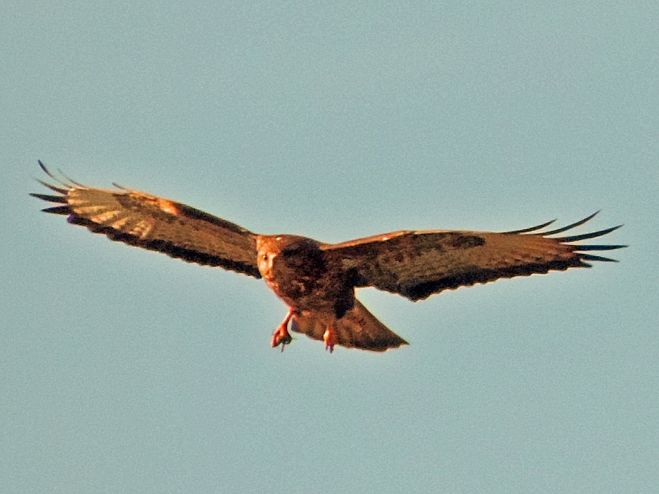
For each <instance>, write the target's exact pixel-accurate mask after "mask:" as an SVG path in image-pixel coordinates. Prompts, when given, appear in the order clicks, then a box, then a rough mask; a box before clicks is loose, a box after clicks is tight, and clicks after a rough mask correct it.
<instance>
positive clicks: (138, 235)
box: [31, 162, 261, 278]
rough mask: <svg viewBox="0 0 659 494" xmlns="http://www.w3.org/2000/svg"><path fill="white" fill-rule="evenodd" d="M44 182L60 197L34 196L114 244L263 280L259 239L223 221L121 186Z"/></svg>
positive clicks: (51, 176)
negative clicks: (258, 262)
mask: <svg viewBox="0 0 659 494" xmlns="http://www.w3.org/2000/svg"><path fill="white" fill-rule="evenodd" d="M39 164H40V166H41V168H42V169H43V170H44V172H46V173H47V174H48V176H49V177H50V178H52V179H53V180H55V182H57V184H52V183H47V182H43V181H41V180H40V181H39V182H41V183H42V184H43V185H45V186H46V187H48V188H49V189H51V190H52V191H54V192H57V193H58V195H46V194H31V195H32V196H34V197H37V198H39V199H43V200H45V201H48V202H53V203H58V204H60V205H58V206H54V207H49V208H46V209H44V211H45V212H48V213H54V214H62V215H66V216H67V217H68V221H69V223H72V224H76V225H82V226H85V227H87V228H88V229H89V230H91V231H92V232H94V233H101V234H103V235H106V236H107V237H109V238H110V239H112V240H117V241H120V242H124V243H126V244H129V245H134V246H137V247H143V248H145V249H149V250H154V251H159V252H163V253H165V254H167V255H169V256H171V257H176V258H180V259H183V260H185V261H188V262H195V263H198V264H205V265H210V266H220V267H222V268H225V269H230V270H233V271H237V272H240V273H244V274H248V275H251V276H254V277H256V278H260V277H261V276H260V274H259V271H258V267H257V264H256V235H255V234H253V233H252V232H250V231H248V230H246V229H244V228H242V227H240V226H238V225H235V224H233V223H230V222H228V221H226V220H223V219H221V218H217V217H215V216H212V215H210V214H207V213H204V212H203V211H199V210H197V209H195V208H192V207H190V206H186V205H185V204H181V203H178V202H174V201H170V200H168V199H163V198H161V197H156V196H153V195H150V194H146V193H144V192H138V191H134V190H129V189H125V188H121V187H118V188H117V189H115V190H106V189H96V188H92V187H86V186H84V185H82V184H79V183H77V182H74V181H72V180H70V179H67V180H66V181H65V180H60V179H58V178H57V177H55V176H54V175H53V174H52V173H51V172H50V171H49V170H48V169H47V168H46V167H45V166H44V165H43V163H41V162H39Z"/></svg>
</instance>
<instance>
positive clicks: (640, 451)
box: [0, 0, 659, 493]
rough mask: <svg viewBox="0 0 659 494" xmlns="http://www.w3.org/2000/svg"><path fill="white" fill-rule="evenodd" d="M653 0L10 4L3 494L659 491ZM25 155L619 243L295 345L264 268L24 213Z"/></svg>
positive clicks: (313, 215)
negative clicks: (586, 222) (560, 227)
mask: <svg viewBox="0 0 659 494" xmlns="http://www.w3.org/2000/svg"><path fill="white" fill-rule="evenodd" d="M657 5H658V4H656V3H653V2H622V3H621V2H615V3H614V2H604V3H602V2H528V1H523V2H505V3H504V2H484V3H479V2H475V3H474V2H410V3H397V4H385V3H384V2H249V3H243V2H171V1H170V2H153V1H142V2H125V1H112V2H88V1H84V2H83V1H72V2H62V1H41V2H36V1H29V0H28V1H13V0H9V1H7V0H5V1H4V2H3V6H2V9H1V10H2V15H1V16H0V56H1V62H2V64H1V68H0V84H1V86H0V90H1V91H0V116H1V118H0V127H1V131H0V162H1V163H2V165H1V166H2V168H1V170H2V183H1V184H0V187H1V188H2V190H1V191H0V204H1V205H2V211H3V214H2V217H1V219H0V221H1V222H2V232H3V233H2V235H1V240H0V249H2V252H1V255H0V276H1V278H0V279H1V283H2V290H1V292H0V386H1V388H0V421H1V424H2V427H1V428H0V442H1V445H0V449H1V451H2V453H1V454H0V483H1V484H2V489H1V490H2V492H8V493H43V492H66V493H78V492H80V493H89V492H108V493H116V492H131V493H132V492H134V493H167V492H172V493H174V492H244V493H257V492H272V493H284V492H285V493H306V492H327V493H332V492H337V493H338V492H341V493H364V492H381V493H395V492H465V493H469V492H487V493H490V492H492V493H494V492H505V493H515V492H520V493H521V492H598V493H601V492H616V493H617V492H656V488H657V485H659V392H658V390H659V337H658V327H659V309H658V305H659V297H658V295H659V293H658V291H659V290H658V285H659V276H658V273H659V260H658V256H657V254H658V250H659V233H658V232H659V228H658V226H659V225H658V220H657V217H658V213H659V198H658V192H659V30H658V29H657V27H658V26H659V7H658V6H657ZM37 159H42V160H44V161H45V162H46V163H47V164H49V165H50V166H51V167H53V168H58V167H61V168H62V169H63V170H64V171H65V172H66V173H67V174H69V175H71V176H72V177H73V178H75V179H77V180H79V181H82V182H86V183H89V184H91V185H98V186H108V185H109V184H110V182H112V181H116V182H118V183H120V184H123V185H127V186H131V187H135V188H138V189H142V190H147V191H149V192H153V193H156V194H159V195H164V196H166V197H171V198H173V199H177V200H181V201H184V202H186V203H188V204H191V205H194V206H196V207H198V208H201V209H204V210H206V211H209V212H211V213H214V214H217V215H219V216H222V217H225V218H228V219H230V220H231V221H234V222H237V223H240V224H242V225H244V226H246V227H247V228H250V229H252V230H254V231H257V232H266V233H276V232H287V233H301V234H306V235H309V236H313V237H316V238H319V239H321V240H325V241H341V240H346V239H349V238H354V237H358V236H365V235H369V234H375V233H382V232H386V231H391V230H396V229H401V228H457V229H460V228H462V229H483V230H510V229H517V228H523V227H526V226H530V225H534V224H537V223H540V222H542V221H543V220H549V219H551V218H554V217H557V218H559V219H560V221H561V222H562V224H566V223H567V222H571V221H575V220H577V219H579V218H581V217H584V216H586V215H587V214H589V213H591V212H593V211H594V210H597V209H600V208H601V209H602V210H603V211H602V213H601V214H600V215H599V216H598V217H597V218H596V219H595V220H593V221H592V222H591V223H590V228H591V229H600V228H605V227H608V226H613V225H615V224H618V223H625V226H624V228H622V229H621V230H619V231H618V232H616V233H615V234H612V235H611V236H610V237H609V238H607V241H608V242H612V243H628V244H630V246H631V247H630V248H628V249H625V250H623V251H617V252H615V255H614V257H616V258H618V259H620V260H621V261H622V262H621V263H619V264H606V265H602V264H598V265H597V266H595V267H594V268H593V269H592V270H572V271H570V272H568V273H554V274H551V275H548V276H533V277H530V278H521V279H519V278H518V279H515V280H506V281H500V282H498V283H495V284H490V285H485V286H478V287H473V288H469V289H461V290H457V291H453V292H448V293H445V294H442V295H441V296H436V297H434V298H431V299H429V300H427V301H425V302H421V303H417V304H413V303H411V302H408V301H406V300H404V299H402V298H400V297H396V296H393V295H390V294H385V293H378V292H376V291H374V290H363V291H362V292H361V293H360V297H361V299H362V300H363V301H364V303H365V305H367V306H368V307H369V308H370V309H371V310H372V311H373V312H374V313H375V314H377V315H378V317H379V318H380V319H381V320H382V321H384V322H385V323H386V324H388V325H389V326H390V327H391V328H392V329H394V330H395V331H397V332H398V333H399V334H400V335H401V336H403V337H404V338H406V339H407V340H409V341H410V343H411V345H410V346H409V347H406V348H403V349H399V350H395V351H392V352H387V353H385V354H370V353H367V352H360V351H355V350H345V349H342V348H338V349H337V351H335V353H334V354H333V355H329V354H327V353H325V352H324V350H323V347H322V344H321V343H319V342H315V341H312V340H309V339H307V338H306V337H304V336H300V337H299V338H297V339H296V340H295V341H294V343H293V344H292V345H290V347H289V348H288V349H287V350H286V352H285V353H283V354H281V353H280V352H279V351H276V350H273V349H271V348H270V346H269V342H270V333H271V331H272V330H273V329H274V328H275V326H276V325H277V324H278V323H279V322H280V320H281V318H282V317H283V316H284V313H285V307H284V305H283V304H282V303H281V302H280V301H278V300H277V299H276V298H275V297H274V295H272V294H271V293H270V292H269V291H268V289H267V288H266V286H265V284H263V283H262V282H260V281H255V280H253V279H251V278H248V277H246V276H241V275H237V274H233V273H230V272H224V271H222V270H219V269H212V268H202V267H199V266H195V265H189V264H186V263H183V262H180V261H175V260H172V259H169V258H167V257H166V256H162V255H157V254H155V253H151V252H146V251H140V250H137V249H132V248H128V247H126V246H123V245H119V244H116V243H111V242H109V241H108V240H106V239H105V238H102V237H99V236H94V235H91V234H89V233H88V232H86V231H85V230H83V229H81V228H73V227H71V226H68V225H67V224H66V223H65V222H64V221H63V218H61V217H54V216H48V215H44V214H41V213H40V212H39V209H40V208H41V207H43V206H44V204H41V203H39V202H38V201H36V200H35V199H32V198H30V197H28V195H27V194H28V192H34V191H41V190H40V187H39V185H38V184H36V183H35V182H34V181H33V180H32V177H36V176H39V175H40V170H39V169H38V167H37V164H36V160H37ZM582 231H586V230H582Z"/></svg>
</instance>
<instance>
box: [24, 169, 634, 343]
mask: <svg viewBox="0 0 659 494" xmlns="http://www.w3.org/2000/svg"><path fill="white" fill-rule="evenodd" d="M40 165H41V167H42V169H43V170H44V171H45V172H46V173H47V174H48V175H49V176H50V177H51V178H53V179H54V180H56V181H57V182H58V184H57V185H56V184H49V183H46V182H42V184H44V185H45V186H46V187H48V188H50V189H51V190H53V191H55V192H57V193H58V195H56V196H52V195H44V194H32V195H33V196H35V197H38V198H40V199H43V200H46V201H49V202H54V203H59V204H61V205H59V206H54V207H50V208H46V209H44V211H47V212H50V213H55V214H64V215H67V217H68V220H69V222H70V223H73V224H78V225H82V226H85V227H87V228H88V229H89V230H91V231H92V232H95V233H102V234H104V235H106V236H108V237H109V238H110V239H112V240H118V241H121V242H124V243H127V244H129V245H134V246H138V247H143V248H146V249H150V250H156V251H160V252H163V253H166V254H168V255H170V256H172V257H177V258H181V259H183V260H186V261H189V262H195V263H199V264H205V265H210V266H219V267H222V268H225V269H229V270H233V271H237V272H240V273H243V274H247V275H250V276H253V277H255V278H263V279H264V281H265V282H266V284H267V285H268V286H269V287H270V289H271V290H272V291H273V292H274V293H275V294H276V295H277V296H278V297H279V298H280V299H281V300H282V301H284V303H285V304H286V305H287V306H288V307H289V311H288V313H287V315H286V317H285V318H284V321H282V323H281V324H280V325H279V327H278V328H277V329H276V330H275V332H274V333H273V336H272V345H273V346H279V345H281V346H282V349H283V348H284V346H285V345H286V344H288V343H290V341H291V337H290V334H289V333H288V328H289V327H290V328H291V329H292V330H293V331H298V332H302V333H305V334H307V335H308V336H310V337H312V338H315V339H321V340H323V341H324V343H325V346H326V348H327V349H329V350H330V351H331V350H333V348H334V345H336V344H338V345H342V346H345V347H355V348H361V349H365V350H374V351H382V350H387V349H390V348H396V347H398V346H400V345H404V344H406V343H407V342H406V341H405V340H403V339H402V338H400V337H399V336H398V335H396V334H395V333H393V332H392V331H391V330H390V329H388V328H387V327H386V326H385V325H384V324H382V323H381V322H380V321H379V320H378V319H377V318H375V316H373V315H372V314H371V313H370V312H369V311H368V310H367V309H366V308H365V307H364V306H363V305H362V304H361V303H360V302H359V301H358V300H357V299H356V297H355V289H356V288H359V287H366V286H373V287H375V288H378V289H380V290H385V291H389V292H392V293H397V294H399V295H402V296H404V297H406V298H408V299H410V300H413V301H416V300H421V299H424V298H426V297H428V296H430V295H432V294H434V293H439V292H441V291H442V290H446V289H454V288H458V287H460V286H470V285H473V284H476V283H486V282H489V281H494V280H496V279H499V278H511V277H514V276H523V275H530V274H534V273H547V272H548V271H550V270H565V269H568V268H573V267H590V264H589V263H588V261H611V260H612V259H609V258H606V257H602V256H598V255H593V254H590V253H589V252H590V251H601V250H612V249H617V248H621V247H624V246H622V245H580V244H574V243H573V242H576V241H579V240H585V239H589V238H595V237H599V236H601V235H605V234H607V233H610V232H612V231H613V230H615V229H617V228H618V227H613V228H608V229H605V230H600V231H597V232H592V233H586V234H581V235H573V236H567V237H556V236H552V235H556V234H559V233H562V232H564V231H566V230H569V229H571V228H573V227H577V226H580V225H582V224H583V223H585V222H586V221H588V220H590V219H591V218H592V217H593V216H594V215H591V216H589V217H587V218H585V219H583V220H581V221H578V222H576V223H573V224H571V225H568V226H566V227H563V228H558V229H555V230H552V231H544V232H540V230H542V229H543V228H545V227H546V226H547V225H549V223H551V222H549V223H545V224H542V225H538V226H536V227H531V228H526V229H523V230H517V231H511V232H503V233H496V232H478V231H457V230H421V231H412V230H405V231H398V232H391V233H386V234H382V235H376V236H372V237H366V238H362V239H356V240H351V241H348V242H343V243H340V244H326V243H322V242H319V241H317V240H314V239H311V238H307V237H302V236H297V235H285V234H280V235H259V234H255V233H253V232H251V231H249V230H246V229H245V228H243V227H241V226H239V225H236V224H234V223H231V222H229V221H226V220H224V219H221V218H218V217H216V216H212V215H210V214H208V213H204V212H203V211H199V210H197V209H195V208H192V207H190V206H186V205H185V204H182V203H178V202H175V201H171V200H169V199H164V198H161V197H157V196H153V195H150V194H146V193H143V192H138V191H134V190H131V189H126V188H123V187H119V186H117V187H118V188H117V189H115V190H106V189H96V188H91V187H87V186H84V185H81V184H79V183H77V182H73V181H71V180H69V181H64V180H59V179H58V178H56V177H55V176H54V175H53V174H52V173H50V171H48V169H47V168H46V167H45V166H44V165H43V164H42V163H41V162H40Z"/></svg>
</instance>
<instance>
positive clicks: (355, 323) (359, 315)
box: [291, 300, 407, 352]
mask: <svg viewBox="0 0 659 494" xmlns="http://www.w3.org/2000/svg"><path fill="white" fill-rule="evenodd" d="M330 325H332V329H333V330H334V333H335V335H336V344H337V345H341V346H344V347H347V348H359V349H362V350H371V351H374V352H384V351H385V350H388V349H390V348H398V347H399V346H401V345H407V342H406V341H405V340H404V339H402V338H401V337H400V336H398V335H397V334H396V333H394V332H393V331H391V330H390V329H389V328H387V327H386V326H385V325H384V324H382V323H381V322H380V321H378V319H377V318H376V317H375V316H374V315H373V314H371V313H370V312H369V311H368V310H367V309H366V307H364V306H363V305H362V304H361V303H360V302H359V301H358V300H355V305H354V306H353V307H352V309H350V310H349V311H348V312H346V313H345V315H344V316H343V317H342V318H340V319H336V318H335V317H334V315H333V314H324V313H316V312H310V311H302V312H301V313H300V314H297V315H295V316H293V319H292V320H291V330H292V331H296V332H298V333H304V334H306V335H307V336H309V337H310V338H313V339H315V340H321V341H322V339H323V333H324V332H325V330H326V329H327V328H328V326H330Z"/></svg>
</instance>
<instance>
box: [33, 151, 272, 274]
mask: <svg viewBox="0 0 659 494" xmlns="http://www.w3.org/2000/svg"><path fill="white" fill-rule="evenodd" d="M38 163H39V166H40V167H41V169H42V170H43V172H44V173H45V174H46V175H47V176H48V177H49V178H50V179H51V180H52V181H53V182H54V183H49V182H47V181H44V180H40V179H38V178H35V180H36V181H37V182H39V183H40V184H41V185H43V186H44V187H47V188H48V189H50V190H52V191H53V192H56V193H57V194H58V195H50V194H39V193H30V195H31V196H32V197H36V198H38V199H41V200H43V201H46V202H50V203H55V204H59V205H57V206H51V207H47V208H43V209H42V211H43V212H45V213H51V214H59V215H65V216H67V221H68V222H69V223H70V224H73V225H80V226H84V227H86V228H87V229H88V230H90V231H91V232H92V233H98V234H102V235H105V236H106V237H108V238H109V239H110V240H113V241H118V242H123V243H125V244H128V245H132V246H135V247H141V248H144V249H147V250H152V251H157V252H161V253H164V254H166V255H168V256H170V257H173V258H178V259H181V260H183V261H186V262H191V263H196V264H201V265H206V266H217V267H221V268H224V269H229V270H231V271H235V272H238V273H242V274H247V275H250V276H253V277H255V278H260V277H261V274H260V273H259V270H258V266H257V263H256V235H255V234H254V233H252V232H250V231H249V230H246V229H244V228H242V227H241V226H239V225H236V224H234V223H231V222H229V221H226V220H223V219H221V218H218V217H216V216H213V215H211V214H208V213H205V212H203V211H200V210H198V209H195V208H193V207H191V206H187V205H185V204H182V203H179V202H174V201H169V200H163V201H164V203H165V204H166V205H168V206H171V207H172V208H173V209H174V210H175V211H176V214H177V215H178V216H180V217H183V218H187V219H190V220H194V221H199V222H202V223H206V224H208V225H211V227H217V228H218V229H221V230H223V231H226V232H228V233H230V234H233V235H235V236H239V237H240V238H241V239H243V240H247V242H248V243H250V244H251V245H250V247H253V249H254V256H253V262H248V261H246V260H236V259H231V258H230V257H229V256H223V255H221V254H220V253H217V252H215V253H214V252H203V251H201V250H195V249H192V248H186V247H184V246H181V245H177V244H176V243H175V242H172V241H170V240H165V239H158V238H142V237H140V236H138V235H135V234H133V233H130V232H126V231H121V230H119V229H117V228H114V227H112V226H108V225H104V224H101V223H98V222H95V221H93V220H92V219H90V218H86V217H84V216H82V215H80V214H77V213H76V212H75V211H74V208H73V207H72V206H71V205H70V204H69V197H70V193H71V192H72V191H76V190H93V189H92V188H90V187H87V186H86V185H83V184H80V183H79V182H75V181H74V180H72V179H70V178H68V177H66V175H64V173H62V172H61V171H59V170H58V172H59V173H60V175H61V176H62V177H61V178H60V177H58V176H56V175H55V174H54V173H53V172H51V171H50V170H49V169H48V167H47V166H46V165H45V164H44V163H43V162H42V161H41V160H39V161H38ZM113 185H114V186H115V187H117V191H116V192H114V195H115V196H116V197H118V198H120V197H126V196H128V195H129V194H131V193H133V192H134V191H132V190H130V189H127V188H125V187H122V186H118V185H116V184H113ZM165 212H167V211H166V210H165ZM247 242H245V243H247Z"/></svg>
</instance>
